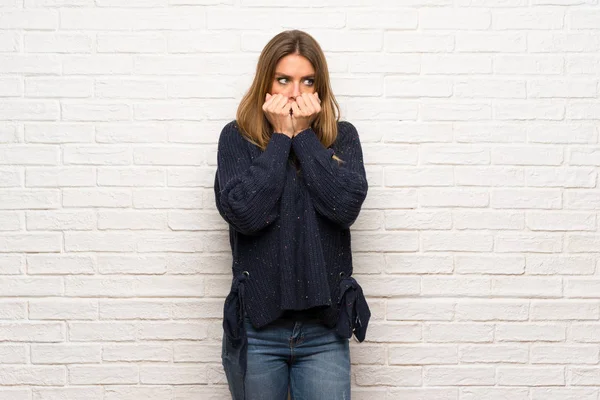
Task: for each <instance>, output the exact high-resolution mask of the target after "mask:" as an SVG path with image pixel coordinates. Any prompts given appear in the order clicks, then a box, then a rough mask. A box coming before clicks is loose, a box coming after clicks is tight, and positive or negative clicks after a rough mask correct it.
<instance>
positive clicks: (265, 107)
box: [263, 93, 275, 111]
mask: <svg viewBox="0 0 600 400" xmlns="http://www.w3.org/2000/svg"><path fill="white" fill-rule="evenodd" d="M265 98H266V100H265V103H264V104H263V110H264V111H266V110H268V108H269V107H270V106H271V104H272V103H273V101H274V100H275V96H272V95H271V94H269V93H267V95H266V96H265Z"/></svg>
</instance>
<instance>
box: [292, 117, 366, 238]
mask: <svg viewBox="0 0 600 400" xmlns="http://www.w3.org/2000/svg"><path fill="white" fill-rule="evenodd" d="M336 143H337V146H336V149H337V153H336V155H337V156H338V157H339V158H341V159H342V160H344V162H343V163H341V164H339V165H338V162H337V161H336V160H334V159H333V158H331V156H332V155H333V151H332V150H330V149H326V148H325V147H324V146H323V145H322V144H321V142H320V141H319V139H318V138H317V135H316V134H315V132H314V131H313V130H312V129H310V128H309V129H306V130H304V131H302V132H300V133H299V134H297V135H296V136H295V137H294V139H293V140H292V147H293V149H294V152H295V153H296V155H297V156H298V159H299V160H300V164H301V165H302V170H303V171H304V176H305V180H306V184H307V186H308V190H309V192H310V194H311V197H312V199H313V203H314V205H315V209H316V210H317V211H318V212H319V213H320V214H322V215H323V216H325V217H327V218H328V219H330V220H331V221H333V222H335V223H337V224H339V225H340V226H342V227H343V228H349V227H350V225H352V224H353V223H354V221H355V220H356V218H357V217H358V214H359V212H360V208H361V206H362V203H363V201H364V200H365V198H366V196H367V190H368V183H367V178H366V174H365V167H364V165H363V155H362V148H361V145H360V140H359V137H358V132H357V131H356V128H354V125H352V124H351V123H349V122H342V123H340V125H339V132H338V138H337V140H336Z"/></svg>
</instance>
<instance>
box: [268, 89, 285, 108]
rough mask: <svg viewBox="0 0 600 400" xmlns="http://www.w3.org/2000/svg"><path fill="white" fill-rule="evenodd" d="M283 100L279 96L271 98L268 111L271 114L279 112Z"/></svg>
mask: <svg viewBox="0 0 600 400" xmlns="http://www.w3.org/2000/svg"><path fill="white" fill-rule="evenodd" d="M282 99H283V96H282V95H281V94H279V93H278V94H276V95H275V96H273V97H271V103H270V105H269V111H270V112H272V113H276V112H279V110H280V109H281V101H282Z"/></svg>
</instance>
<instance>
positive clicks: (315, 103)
mask: <svg viewBox="0 0 600 400" xmlns="http://www.w3.org/2000/svg"><path fill="white" fill-rule="evenodd" d="M308 100H309V101H310V103H311V104H312V107H313V110H314V112H319V111H321V106H320V103H321V101H320V100H319V98H318V97H317V96H316V95H312V94H309V95H308Z"/></svg>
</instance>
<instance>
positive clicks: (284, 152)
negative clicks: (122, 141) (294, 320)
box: [214, 121, 370, 341]
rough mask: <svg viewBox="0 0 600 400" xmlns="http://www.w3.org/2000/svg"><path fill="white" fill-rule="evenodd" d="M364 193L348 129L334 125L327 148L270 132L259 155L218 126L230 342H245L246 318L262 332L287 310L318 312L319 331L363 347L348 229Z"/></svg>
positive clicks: (362, 305)
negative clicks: (228, 257) (228, 254)
mask: <svg viewBox="0 0 600 400" xmlns="http://www.w3.org/2000/svg"><path fill="white" fill-rule="evenodd" d="M292 153H293V154H295V157H293V156H292ZM333 154H335V155H336V156H338V157H339V158H341V159H342V160H343V162H342V163H341V164H338V161H336V160H335V159H333V158H332V155H333ZM294 158H296V159H297V161H298V162H299V167H300V168H299V169H297V168H296V166H295V163H294V160H293V159H294ZM367 189H368V184H367V179H366V175H365V169H364V165H363V154H362V149H361V145H360V140H359V136H358V133H357V131H356V129H355V127H354V126H353V125H352V124H351V123H349V122H346V121H341V122H338V136H337V139H336V141H335V143H333V144H332V146H331V147H330V148H325V147H324V146H323V145H322V144H321V142H320V141H319V139H318V137H317V135H316V133H315V132H314V131H313V130H312V129H311V128H309V129H306V130H304V131H302V132H300V133H299V134H298V135H296V136H295V137H294V138H293V139H292V138H289V137H288V136H286V135H284V134H282V133H273V134H272V136H271V138H270V141H269V143H268V145H267V148H266V149H265V150H264V151H262V150H261V149H260V148H259V147H258V146H256V145H254V144H252V143H250V142H249V141H247V140H246V139H245V138H244V137H243V136H242V135H241V133H240V132H239V130H238V127H237V125H236V121H231V122H230V123H228V124H227V125H225V127H224V128H223V130H222V131H221V134H220V137H219V144H218V153H217V172H216V175H215V183H214V192H215V200H216V206H217V209H218V210H219V213H220V214H221V216H222V217H223V218H224V219H225V221H227V222H228V224H229V239H230V244H231V250H232V255H233V265H232V272H233V277H234V279H233V283H232V288H231V292H230V293H229V295H228V297H227V299H226V301H225V310H224V312H225V315H224V327H225V330H226V333H227V334H228V336H230V338H232V339H235V338H239V337H242V336H243V332H240V331H239V330H240V329H243V327H242V325H243V315H244V314H245V315H247V316H248V317H249V319H250V321H251V322H252V324H253V326H254V327H256V328H260V327H263V326H265V325H267V324H268V323H270V322H272V321H274V320H276V319H277V318H279V317H280V316H281V315H282V313H283V311H284V310H306V309H313V310H315V309H317V310H318V311H319V316H320V318H321V319H322V321H323V323H324V324H325V325H327V326H330V327H333V326H337V328H338V332H339V333H340V334H341V335H343V336H346V337H350V336H352V333H355V334H356V336H357V338H358V339H359V340H360V341H362V340H364V335H365V331H366V325H367V323H368V319H369V316H370V313H369V310H368V306H367V304H366V301H365V299H364V296H363V294H362V289H361V288H360V286H359V285H358V283H357V282H356V281H355V280H354V278H352V277H351V275H352V254H351V248H350V230H349V228H350V226H351V225H352V224H353V223H354V221H355V220H356V218H357V217H358V214H359V212H360V209H361V206H362V204H363V201H364V200H365V197H366V195H367ZM340 311H342V312H340Z"/></svg>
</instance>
